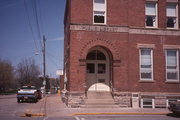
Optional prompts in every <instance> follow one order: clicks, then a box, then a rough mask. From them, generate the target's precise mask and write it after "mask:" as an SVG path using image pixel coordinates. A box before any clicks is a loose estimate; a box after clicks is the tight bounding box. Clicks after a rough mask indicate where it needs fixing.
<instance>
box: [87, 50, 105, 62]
mask: <svg viewBox="0 0 180 120" xmlns="http://www.w3.org/2000/svg"><path fill="white" fill-rule="evenodd" d="M86 59H87V60H106V56H105V55H104V53H102V52H101V51H99V50H93V51H91V52H89V53H88V55H87V57H86Z"/></svg>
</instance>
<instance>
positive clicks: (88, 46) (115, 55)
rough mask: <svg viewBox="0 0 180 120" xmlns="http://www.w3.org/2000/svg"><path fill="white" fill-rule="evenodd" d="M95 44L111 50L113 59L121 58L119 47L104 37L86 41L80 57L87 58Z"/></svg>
mask: <svg viewBox="0 0 180 120" xmlns="http://www.w3.org/2000/svg"><path fill="white" fill-rule="evenodd" d="M94 46H102V47H104V48H106V49H108V50H109V52H110V53H111V54H112V59H113V60H120V56H119V54H118V50H117V48H116V47H115V46H114V45H113V44H112V43H111V42H110V40H104V39H94V40H91V41H88V42H86V43H85V44H84V45H83V47H82V48H81V50H80V58H81V59H84V60H85V59H86V55H87V54H88V51H89V50H90V49H91V48H92V47H94Z"/></svg>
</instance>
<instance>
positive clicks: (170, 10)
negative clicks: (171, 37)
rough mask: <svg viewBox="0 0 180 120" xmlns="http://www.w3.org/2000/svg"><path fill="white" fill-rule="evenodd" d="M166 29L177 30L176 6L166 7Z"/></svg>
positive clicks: (170, 4)
mask: <svg viewBox="0 0 180 120" xmlns="http://www.w3.org/2000/svg"><path fill="white" fill-rule="evenodd" d="M166 16H167V28H178V5H177V4H176V3H168V4H167V6H166Z"/></svg>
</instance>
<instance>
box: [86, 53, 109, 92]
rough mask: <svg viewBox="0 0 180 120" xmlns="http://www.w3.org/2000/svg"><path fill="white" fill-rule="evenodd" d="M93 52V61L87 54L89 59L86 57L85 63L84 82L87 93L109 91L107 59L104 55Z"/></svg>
mask: <svg viewBox="0 0 180 120" xmlns="http://www.w3.org/2000/svg"><path fill="white" fill-rule="evenodd" d="M93 52H94V54H95V57H94V58H95V59H91V58H92V56H91V55H92V53H89V54H90V57H89V58H90V59H88V57H87V62H86V71H87V73H86V74H87V75H86V82H87V87H88V91H110V87H109V73H110V72H109V59H107V56H106V55H105V54H104V53H102V52H100V51H98V50H95V51H93ZM89 54H88V55H89ZM98 55H99V56H98Z"/></svg>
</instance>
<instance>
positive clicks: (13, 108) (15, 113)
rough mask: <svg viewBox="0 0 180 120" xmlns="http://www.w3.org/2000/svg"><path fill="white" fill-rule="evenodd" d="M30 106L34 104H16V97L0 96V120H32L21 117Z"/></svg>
mask: <svg viewBox="0 0 180 120" xmlns="http://www.w3.org/2000/svg"><path fill="white" fill-rule="evenodd" d="M31 104H35V103H17V99H16V95H4V96H2V95H1V96H0V120H21V119H22V120H30V119H31V120H32V118H24V117H21V115H23V113H24V111H25V110H26V108H27V107H28V106H30V105H31ZM35 119H37V118H35Z"/></svg>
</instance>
